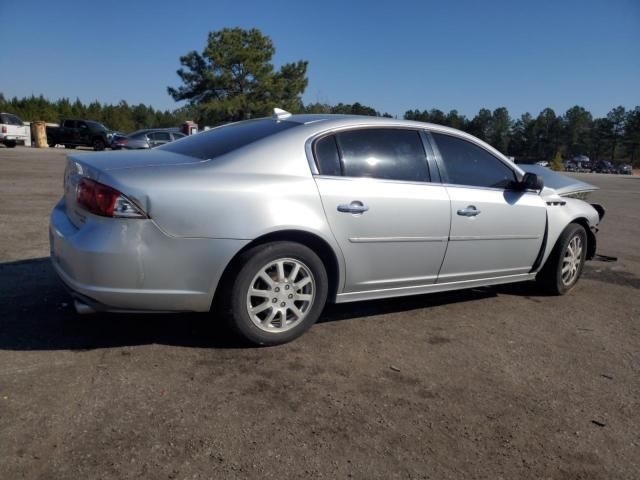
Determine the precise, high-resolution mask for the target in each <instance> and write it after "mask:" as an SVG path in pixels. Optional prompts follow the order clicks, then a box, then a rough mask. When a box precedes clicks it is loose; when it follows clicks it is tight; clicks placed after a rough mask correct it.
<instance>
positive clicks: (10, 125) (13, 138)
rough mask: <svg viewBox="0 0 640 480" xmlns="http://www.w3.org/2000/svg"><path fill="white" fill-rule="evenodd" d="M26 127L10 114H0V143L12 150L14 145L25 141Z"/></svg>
mask: <svg viewBox="0 0 640 480" xmlns="http://www.w3.org/2000/svg"><path fill="white" fill-rule="evenodd" d="M27 128H28V127H27V126H25V124H24V123H22V120H21V119H20V118H19V117H17V116H16V115H13V114H11V113H0V143H4V144H5V145H6V146H7V147H9V148H13V147H15V146H16V144H17V143H18V142H19V143H25V142H26V140H27Z"/></svg>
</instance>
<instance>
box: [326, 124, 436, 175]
mask: <svg viewBox="0 0 640 480" xmlns="http://www.w3.org/2000/svg"><path fill="white" fill-rule="evenodd" d="M315 154H316V160H317V163H318V170H319V171H320V173H321V174H323V175H343V176H345V177H370V178H380V179H387V180H403V181H408V182H428V181H430V178H429V170H428V166H427V157H426V154H425V151H424V146H423V145H422V139H421V138H420V134H419V133H418V132H417V131H415V130H405V129H397V128H371V129H359V130H351V131H347V132H340V133H337V134H335V136H334V135H332V136H329V137H325V138H322V139H320V140H319V141H318V142H317V143H316V146H315Z"/></svg>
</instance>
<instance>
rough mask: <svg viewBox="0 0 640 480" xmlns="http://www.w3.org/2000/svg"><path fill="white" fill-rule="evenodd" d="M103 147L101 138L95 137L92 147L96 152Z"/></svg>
mask: <svg viewBox="0 0 640 480" xmlns="http://www.w3.org/2000/svg"><path fill="white" fill-rule="evenodd" d="M104 148H105V143H104V140H102V139H101V138H96V139H95V140H94V141H93V149H94V150H95V151H96V152H100V151H102V150H104Z"/></svg>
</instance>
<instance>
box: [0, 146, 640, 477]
mask: <svg viewBox="0 0 640 480" xmlns="http://www.w3.org/2000/svg"><path fill="white" fill-rule="evenodd" d="M65 153H67V152H65V151H64V150H45V151H39V150H35V149H34V150H31V149H25V148H16V149H13V150H9V149H4V148H0V232H1V233H0V478H2V479H18V478H30V479H31V478H42V479H50V478H56V479H80V478H83V479H90V478H114V479H125V478H176V479H194V478H261V479H262V478H275V479H280V478H303V477H312V478H363V479H371V478H385V479H387V478H430V479H448V478H456V479H458V478H465V479H468V478H484V479H523V478H536V479H540V478H545V479H546V478H550V479H614V478H615V479H637V478H640V326H639V320H640V295H639V289H640V253H638V245H639V243H638V239H639V238H640V213H639V211H640V210H639V206H640V179H638V178H631V177H619V176H612V175H596V174H593V175H591V174H583V175H580V178H582V179H584V180H586V181H588V182H591V183H593V184H596V185H598V186H599V187H601V190H600V191H598V192H597V193H595V194H594V195H593V196H592V200H594V201H599V202H601V203H603V204H604V205H605V206H606V208H607V216H606V218H605V220H604V222H603V224H602V226H601V232H600V234H599V241H600V243H599V247H598V251H599V253H601V254H605V255H610V256H616V257H618V261H617V262H605V261H593V262H589V263H588V265H587V267H586V269H585V273H584V276H583V278H582V279H581V281H580V283H579V285H578V286H577V287H576V288H575V289H574V290H573V291H572V292H571V293H570V294H569V295H567V296H565V297H546V296H543V295H541V294H540V293H538V292H537V291H536V289H535V288H534V287H533V286H531V285H529V284H524V285H515V286H507V287H497V288H485V289H476V290H470V291H463V292H457V293H449V294H438V295H425V296H418V297H411V298H403V299H398V300H392V301H388V300H385V301H373V302H362V303H357V304H344V305H339V306H330V307H328V308H327V309H326V311H325V313H324V314H323V317H322V320H321V322H319V323H318V324H317V325H316V326H314V327H313V328H312V329H311V330H310V331H309V332H308V333H307V334H305V335H304V336H303V337H302V338H300V339H299V340H297V341H295V342H293V343H291V344H288V345H284V346H280V347H274V348H262V349H248V348H240V347H239V346H238V345H237V344H235V343H234V341H233V340H232V339H230V338H229V337H228V336H227V334H226V333H225V332H224V330H223V329H221V328H220V326H219V322H216V319H215V318H213V317H212V316H209V315H168V316H167V315H141V316H133V315H98V316H84V317H80V316H77V315H76V314H75V313H74V311H73V309H72V307H71V305H70V302H69V297H68V296H67V294H66V293H65V291H64V289H63V287H62V285H61V283H60V282H59V280H58V279H57V278H56V277H55V275H54V274H53V272H52V269H51V267H50V265H49V262H48V259H47V255H48V245H47V223H48V219H47V217H48V214H49V211H50V209H51V207H52V206H53V204H54V202H55V201H56V200H57V198H58V197H59V196H60V195H61V191H62V171H63V167H64V156H65Z"/></svg>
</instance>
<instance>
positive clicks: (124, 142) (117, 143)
mask: <svg viewBox="0 0 640 480" xmlns="http://www.w3.org/2000/svg"><path fill="white" fill-rule="evenodd" d="M126 144H127V139H126V138H120V139H118V140H116V145H126Z"/></svg>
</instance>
